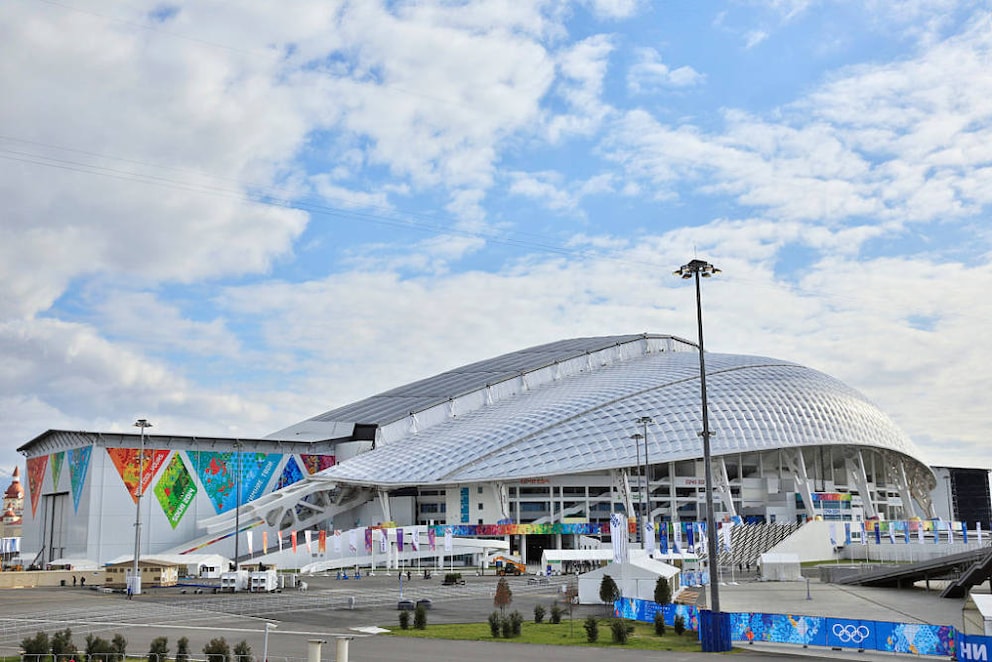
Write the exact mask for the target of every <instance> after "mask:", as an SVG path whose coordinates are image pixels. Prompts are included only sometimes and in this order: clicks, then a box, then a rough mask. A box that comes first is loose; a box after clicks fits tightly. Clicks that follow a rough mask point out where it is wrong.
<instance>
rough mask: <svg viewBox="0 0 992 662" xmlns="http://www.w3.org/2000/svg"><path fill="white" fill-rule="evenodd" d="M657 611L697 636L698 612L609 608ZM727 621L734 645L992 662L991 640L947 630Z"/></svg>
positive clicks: (754, 618) (632, 615) (625, 606)
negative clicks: (679, 618) (775, 645)
mask: <svg viewBox="0 0 992 662" xmlns="http://www.w3.org/2000/svg"><path fill="white" fill-rule="evenodd" d="M659 611H661V612H662V614H663V616H664V620H665V624H666V625H672V624H673V623H674V622H675V617H676V616H682V618H683V622H684V623H685V627H686V629H687V630H695V631H697V632H698V627H699V623H700V612H699V609H698V608H697V607H694V606H690V605H659V604H657V603H656V602H652V601H650V600H638V599H636V598H621V599H620V600H618V601H617V602H616V603H614V614H615V615H616V616H620V617H622V618H627V619H631V620H636V621H643V622H648V623H650V622H653V621H654V618H655V614H656V613H658V612H659ZM729 617H730V627H731V633H730V636H731V639H732V640H733V641H741V642H749V643H750V642H755V641H757V642H769V643H778V644H793V645H797V646H803V647H808V646H820V647H824V648H832V649H838V650H844V649H848V650H856V651H880V652H885V653H905V654H911V655H931V656H940V657H950V658H954V659H958V660H992V657H990V655H992V637H984V636H976V635H966V634H964V633H963V632H959V631H958V630H957V628H955V627H953V626H950V625H929V624H926V623H894V622H889V621H871V620H860V619H850V618H833V617H825V616H805V615H800V614H766V613H760V612H731V613H729Z"/></svg>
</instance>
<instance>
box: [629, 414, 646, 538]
mask: <svg viewBox="0 0 992 662" xmlns="http://www.w3.org/2000/svg"><path fill="white" fill-rule="evenodd" d="M630 438H631V439H633V440H634V448H636V449H637V474H638V475H637V490H638V491H639V492H640V493H641V516H640V517H639V518H638V519H639V520H640V521H639V522H638V528H639V529H640V530H641V549H647V546H646V545H645V542H646V541H645V540H644V517H645V513H646V512H647V508H646V507H645V505H644V490H643V489H642V488H641V476H640V473H641V439H643V438H644V435H642V434H641V433H640V432H635V433H634V434H632V435H630Z"/></svg>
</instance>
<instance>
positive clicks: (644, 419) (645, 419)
mask: <svg viewBox="0 0 992 662" xmlns="http://www.w3.org/2000/svg"><path fill="white" fill-rule="evenodd" d="M637 422H638V423H640V424H641V426H642V429H643V431H644V433H643V437H644V492H645V495H644V505H645V508H644V524H643V525H642V526H643V527H644V528H643V531H644V534H642V535H646V534H647V531H648V526H647V523H648V522H650V521H651V462H650V461H649V460H648V423H654V419H653V418H651V417H650V416H641V417H640V418H639V419H637ZM651 535H654V534H653V533H652V534H651ZM646 542H647V541H645V543H646ZM645 548H646V545H645Z"/></svg>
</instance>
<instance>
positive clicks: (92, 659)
mask: <svg viewBox="0 0 992 662" xmlns="http://www.w3.org/2000/svg"><path fill="white" fill-rule="evenodd" d="M112 646H113V644H111V643H110V642H109V641H107V640H106V639H104V638H103V637H97V636H96V635H92V634H88V635H86V659H87V660H88V662H109V661H110V660H113V659H114V658H115V657H116V656H115V655H114V649H113V648H112Z"/></svg>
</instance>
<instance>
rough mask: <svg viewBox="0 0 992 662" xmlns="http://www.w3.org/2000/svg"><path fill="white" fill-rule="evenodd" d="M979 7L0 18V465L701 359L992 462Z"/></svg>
mask: <svg viewBox="0 0 992 662" xmlns="http://www.w3.org/2000/svg"><path fill="white" fill-rule="evenodd" d="M990 10H992V7H990V3H989V2H974V1H972V2H954V1H952V0H943V1H937V0H935V1H933V2H925V3H924V2H898V1H891V2H881V1H878V2H871V1H868V2H815V1H804V0H766V1H759V0H741V1H738V2H726V3H690V2H673V3H661V2H657V3H655V2H647V1H638V0H585V1H577V2H566V1H564V0H549V1H547V2H541V1H536V0H535V1H534V2H524V1H523V0H486V1H482V0H480V1H478V2H474V1H469V0H464V1H460V2H437V1H433V0H423V1H420V2H399V1H397V2H388V3H382V2H375V1H374V0H356V1H354V2H334V1H331V0H315V1H311V0H294V2H291V3H288V4H287V3H273V2H255V1H253V0H241V1H239V2H227V1H223V0H201V1H200V2H196V3H185V2H183V1H181V0H180V1H178V2H168V1H163V2H147V1H145V0H132V1H130V2H109V1H102V0H65V1H62V0H9V1H8V2H4V3H3V4H2V5H0V80H2V81H3V90H4V91H3V101H0V201H2V208H0V219H2V221H0V435H2V436H0V440H2V442H0V468H2V469H3V470H4V471H9V470H10V469H11V468H12V467H13V466H14V465H15V464H17V463H23V458H21V457H20V456H19V455H18V454H17V453H16V452H15V449H16V448H17V447H18V446H19V445H21V444H23V443H25V442H27V441H29V440H30V439H32V438H34V437H35V436H36V435H38V434H40V433H42V432H44V431H45V430H47V429H49V428H69V429H88V430H101V431H114V430H131V429H132V428H131V427H130V426H131V423H132V422H133V421H134V420H135V419H136V418H139V417H143V418H148V419H150V420H151V421H152V422H153V424H154V425H155V427H154V428H153V430H152V432H156V433H163V434H218V435H232V436H233V435H239V436H246V437H254V436H264V435H266V434H268V433H271V432H273V431H275V430H277V429H280V428H282V427H284V426H287V425H290V424H292V423H295V422H297V421H299V420H301V419H304V418H307V417H309V416H312V415H314V414H317V413H320V412H322V411H325V410H327V409H330V408H333V407H336V406H340V405H343V404H347V403H349V402H352V401H355V400H357V399H360V398H362V397H365V396H368V395H371V394H374V393H377V392H379V391H382V390H385V389H387V388H391V387H394V386H398V385H401V384H403V383H406V382H407V381H411V380H414V379H419V378H422V377H427V376H429V375H432V374H435V373H437V372H440V371H443V370H446V369H449V368H452V367H455V366H457V365H460V364H464V363H467V362H471V361H475V360H480V359H484V358H488V357H491V356H496V355H498V354H501V353H504V352H508V351H513V350H516V349H520V348H523V347H528V346H531V345H534V344H538V343H543V342H548V341H552V340H558V339H562V338H569V337H579V336H590V335H608V334H624V333H641V332H653V333H671V334H675V335H679V336H684V337H687V338H691V339H694V338H695V317H694V300H693V291H692V288H691V286H688V285H687V284H686V283H684V282H682V281H680V280H678V279H676V278H674V277H673V276H672V274H671V272H672V270H673V269H675V268H677V267H678V266H679V265H681V264H683V263H685V262H687V261H688V260H690V259H692V258H693V257H694V256H695V257H700V258H704V259H707V260H709V261H711V262H712V263H714V264H716V265H717V266H718V267H720V268H721V269H723V274H721V275H720V276H719V278H714V279H712V280H711V281H708V282H707V283H706V285H705V289H704V301H703V303H704V307H705V313H704V314H705V321H706V333H707V336H706V345H707V349H709V350H710V351H714V352H732V353H743V354H759V355H770V356H775V357H778V358H782V359H788V360H793V361H796V362H799V363H802V364H805V365H808V366H811V367H814V368H817V369H819V370H822V371H824V372H827V373H829V374H831V375H834V376H836V377H838V378H840V379H841V380H843V381H845V382H847V383H849V384H850V385H852V386H854V387H855V388H858V389H859V390H861V391H863V392H864V393H865V394H866V395H867V396H868V397H869V398H871V399H872V400H874V401H875V402H876V403H878V404H879V405H880V406H881V407H882V408H883V409H884V410H885V411H887V412H888V413H889V414H890V415H891V416H892V417H893V418H894V419H895V420H896V422H897V423H898V424H899V425H900V426H902V428H903V429H904V430H905V431H906V432H907V433H908V434H909V435H910V436H911V437H912V438H913V439H914V440H915V441H916V442H917V443H918V444H919V446H920V447H921V448H922V449H923V452H924V455H925V458H924V459H926V460H927V461H929V462H931V463H935V464H944V465H946V464H951V465H957V466H982V467H989V466H992V445H990V444H989V443H988V441H989V440H988V437H989V434H990V432H992V427H990V425H989V414H990V411H992V392H990V388H989V385H988V383H987V374H988V372H989V367H990V366H992V343H989V342H988V337H989V336H986V335H985V334H986V333H987V329H986V324H987V323H988V322H989V320H990V319H992V303H990V300H992V296H990V292H992V268H990V243H992V227H990V224H989V223H988V222H987V220H986V218H987V215H988V212H989V210H990V207H992V14H990Z"/></svg>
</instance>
